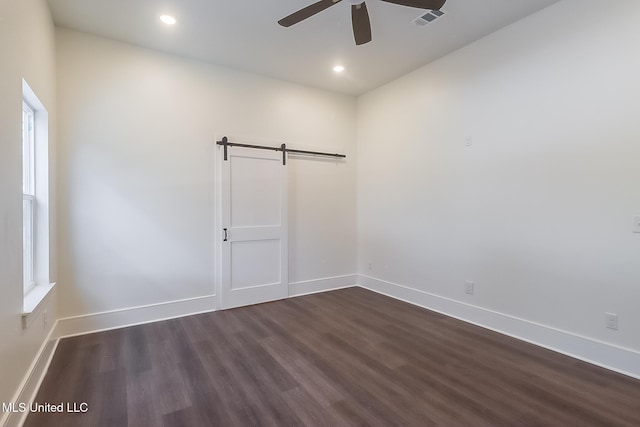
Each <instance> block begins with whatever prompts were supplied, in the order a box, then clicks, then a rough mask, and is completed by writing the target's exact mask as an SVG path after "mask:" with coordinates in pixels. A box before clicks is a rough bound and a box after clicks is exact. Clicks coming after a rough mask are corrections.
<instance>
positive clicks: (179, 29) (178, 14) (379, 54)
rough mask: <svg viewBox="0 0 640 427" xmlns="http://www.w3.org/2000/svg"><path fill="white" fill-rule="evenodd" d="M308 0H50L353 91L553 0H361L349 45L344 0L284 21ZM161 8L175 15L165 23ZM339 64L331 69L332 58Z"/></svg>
mask: <svg viewBox="0 0 640 427" xmlns="http://www.w3.org/2000/svg"><path fill="white" fill-rule="evenodd" d="M314 1H315V0H256V1H248V0H49V4H50V7H51V11H52V14H53V19H54V21H55V23H56V25H58V26H61V27H66V28H71V29H75V30H79V31H84V32H87V33H92V34H96V35H100V36H104V37H108V38H111V39H116V40H121V41H124V42H128V43H132V44H135V45H139V46H143V47H148V48H152V49H157V50H160V51H164V52H169V53H173V54H178V55H182V56H185V57H190V58H194V59H198V60H202V61H205V62H209V63H213V64H220V65H225V66H229V67H233V68H237V69H241V70H246V71H250V72H255V73H258V74H262V75H266V76H271V77H275V78H279V79H283V80H288V81H292V82H297V83H302V84H307V85H311V86H315V87H320V88H324V89H329V90H332V91H337V92H342V93H347V94H352V95H359V94H362V93H365V92H367V91H369V90H371V89H373V88H375V87H378V86H380V85H382V84H384V83H386V82H389V81H391V80H393V79H395V78H397V77H399V76H401V75H403V74H406V73H407V72H409V71H412V70H414V69H416V68H419V67H420V66H422V65H424V64H427V63H429V62H431V61H433V60H434V59H436V58H439V57H441V56H443V55H445V54H447V53H449V52H452V51H454V50H456V49H458V48H460V47H462V46H465V45H467V44H469V43H471V42H473V41H474V40H477V39H479V38H481V37H483V36H485V35H487V34H489V33H492V32H494V31H496V30H498V29H499V28H502V27H504V26H506V25H508V24H510V23H513V22H515V21H517V20H519V19H522V18H523V17H525V16H527V15H530V14H532V13H534V12H536V11H538V10H540V9H542V8H544V7H547V6H549V5H551V4H553V3H556V2H557V1H558V0H448V1H447V3H446V4H445V6H444V7H443V8H442V10H443V11H445V12H446V14H445V15H444V16H443V17H441V18H439V19H438V20H436V21H434V22H433V23H431V24H429V25H427V26H426V27H418V26H417V25H415V24H414V23H413V22H412V20H413V19H415V18H417V17H418V16H420V15H422V14H424V12H425V11H421V10H420V9H414V8H410V7H404V6H398V5H394V4H390V3H385V2H382V1H380V0H367V2H366V3H367V8H368V10H369V16H370V19H371V27H372V34H373V41H372V42H370V43H368V44H365V45H362V46H356V45H355V43H354V41H353V35H352V32H351V31H352V30H351V15H350V6H349V2H348V1H342V2H341V3H338V4H336V5H334V6H332V7H330V8H329V9H327V10H325V11H323V12H321V13H319V14H318V15H315V16H313V17H311V18H309V19H307V20H305V21H303V22H301V23H299V24H296V25H294V26H292V27H290V28H283V27H281V26H280V25H278V24H277V21H278V20H279V19H281V18H283V17H285V16H287V15H289V14H290V13H293V12H294V11H296V10H298V9H300V8H302V7H305V6H307V5H309V4H311V3H313V2H314ZM161 14H170V15H173V16H174V17H175V18H176V19H177V20H178V23H177V24H176V25H175V26H173V27H168V26H166V25H165V24H162V23H161V22H160V21H159V19H158V18H159V16H160V15H161ZM337 63H340V64H343V65H344V66H345V68H346V70H345V71H344V72H343V73H342V74H340V75H336V74H334V73H333V72H332V70H331V68H332V67H333V65H335V64H337Z"/></svg>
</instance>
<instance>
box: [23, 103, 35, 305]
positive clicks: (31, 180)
mask: <svg viewBox="0 0 640 427" xmlns="http://www.w3.org/2000/svg"><path fill="white" fill-rule="evenodd" d="M34 116H35V115H34V112H33V109H32V108H31V107H29V105H27V103H26V102H24V101H23V102H22V245H23V246H22V251H23V253H22V259H23V282H24V285H23V286H24V293H25V294H26V293H27V292H29V291H30V290H31V289H33V287H34V286H35V284H36V278H35V247H36V244H35V237H36V233H35V228H36V227H35V224H36V185H35V184H36V180H35V170H36V162H35V122H34Z"/></svg>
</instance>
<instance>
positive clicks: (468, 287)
mask: <svg viewBox="0 0 640 427" xmlns="http://www.w3.org/2000/svg"><path fill="white" fill-rule="evenodd" d="M464 293H465V294H469V295H473V282H472V281H471V280H465V281H464Z"/></svg>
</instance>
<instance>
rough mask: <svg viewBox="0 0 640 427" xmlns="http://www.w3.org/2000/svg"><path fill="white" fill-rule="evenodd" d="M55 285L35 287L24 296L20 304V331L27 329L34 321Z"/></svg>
mask: <svg viewBox="0 0 640 427" xmlns="http://www.w3.org/2000/svg"><path fill="white" fill-rule="evenodd" d="M55 285H56V284H55V283H49V284H46V285H36V286H35V287H34V288H33V289H31V290H30V291H29V293H28V294H26V295H25V296H24V302H23V304H22V329H27V328H28V327H29V326H30V325H31V323H32V322H33V320H34V319H35V317H36V315H37V314H38V311H39V310H40V308H42V306H43V305H44V304H43V302H44V300H45V299H46V298H47V296H48V295H49V294H50V293H51V290H52V289H53V288H54V287H55Z"/></svg>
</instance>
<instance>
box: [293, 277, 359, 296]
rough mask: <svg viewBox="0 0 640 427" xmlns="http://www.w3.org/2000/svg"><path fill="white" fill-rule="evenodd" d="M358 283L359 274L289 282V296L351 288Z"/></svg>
mask: <svg viewBox="0 0 640 427" xmlns="http://www.w3.org/2000/svg"><path fill="white" fill-rule="evenodd" d="M357 283H358V275H357V274H347V275H344V276H334V277H325V278H323V279H314V280H303V281H300V282H293V283H289V296H290V297H299V296H302V295H309V294H315V293H318V292H326V291H333V290H336V289H342V288H350V287H352V286H357Z"/></svg>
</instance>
